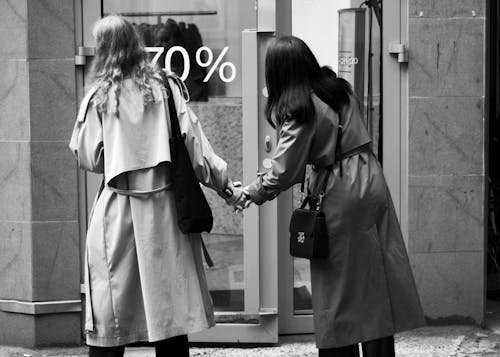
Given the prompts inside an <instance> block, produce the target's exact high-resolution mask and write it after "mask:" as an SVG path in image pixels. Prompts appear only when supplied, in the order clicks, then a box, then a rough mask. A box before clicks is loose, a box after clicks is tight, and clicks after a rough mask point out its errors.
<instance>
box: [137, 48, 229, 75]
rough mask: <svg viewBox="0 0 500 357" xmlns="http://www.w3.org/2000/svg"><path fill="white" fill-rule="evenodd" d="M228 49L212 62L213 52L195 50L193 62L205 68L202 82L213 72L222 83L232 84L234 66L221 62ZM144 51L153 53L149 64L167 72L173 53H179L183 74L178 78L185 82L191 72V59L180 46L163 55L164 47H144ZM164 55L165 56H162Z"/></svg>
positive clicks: (170, 69)
mask: <svg viewBox="0 0 500 357" xmlns="http://www.w3.org/2000/svg"><path fill="white" fill-rule="evenodd" d="M228 50H229V47H228V46H226V47H224V48H223V49H222V51H221V53H220V54H219V55H218V56H217V58H216V59H215V61H214V53H213V51H212V50H211V49H210V48H209V47H207V46H202V47H200V48H198V49H197V50H196V54H195V61H196V63H197V64H198V65H199V66H200V67H204V68H207V69H208V71H207V74H206V76H205V78H204V79H203V82H208V81H209V79H210V78H211V77H212V75H213V74H214V72H218V75H219V78H220V79H221V80H222V81H223V82H226V83H228V82H232V81H234V79H235V78H236V66H235V65H234V63H232V62H229V61H225V62H222V61H223V59H224V56H225V55H226V53H227V51H228ZM146 51H147V52H150V53H154V57H153V58H152V60H151V62H152V64H153V65H155V64H158V65H159V66H160V67H163V68H165V69H167V70H168V71H172V56H173V55H174V54H175V53H179V54H180V55H181V57H182V62H183V68H184V69H183V72H182V75H181V76H180V77H181V79H182V80H183V81H185V80H186V79H187V78H188V76H189V72H190V70H191V59H190V57H189V53H188V51H187V50H186V49H185V48H184V47H182V46H173V47H170V48H169V49H168V50H167V51H166V53H165V47H146ZM164 53H165V56H164V57H162V55H163V54H164ZM161 58H164V59H165V60H164V63H158V61H159V60H160V59H161Z"/></svg>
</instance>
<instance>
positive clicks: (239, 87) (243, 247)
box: [77, 0, 278, 343]
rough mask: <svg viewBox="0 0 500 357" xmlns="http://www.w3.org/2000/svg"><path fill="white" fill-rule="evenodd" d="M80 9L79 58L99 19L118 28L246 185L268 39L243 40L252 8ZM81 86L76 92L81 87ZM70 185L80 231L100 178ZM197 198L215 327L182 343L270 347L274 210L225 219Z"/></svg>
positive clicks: (191, 0)
mask: <svg viewBox="0 0 500 357" xmlns="http://www.w3.org/2000/svg"><path fill="white" fill-rule="evenodd" d="M81 8H82V29H83V30H82V45H83V46H82V47H80V48H79V50H78V52H79V53H80V54H82V57H85V55H91V54H92V48H93V46H95V43H94V39H93V38H92V35H91V32H92V26H93V24H94V23H95V21H96V20H98V19H99V18H101V17H102V16H105V15H107V14H120V15H122V16H124V17H126V18H128V19H129V20H130V21H131V22H132V23H133V24H134V25H135V26H136V28H137V30H138V32H139V33H140V35H141V36H142V39H143V41H144V43H145V45H146V46H147V50H148V52H150V55H151V57H150V59H151V61H156V63H157V64H158V65H159V66H160V67H165V68H167V69H169V70H171V71H173V72H176V73H177V74H178V75H179V76H181V78H182V79H183V80H184V81H185V83H186V85H187V87H188V90H189V92H190V97H191V101H190V103H189V105H190V107H191V109H192V110H193V111H194V112H195V114H196V115H197V116H198V117H199V119H200V121H201V122H202V125H203V129H204V131H205V134H206V135H207V137H208V139H209V141H210V143H211V144H212V146H213V147H214V150H215V152H216V153H217V154H218V155H220V156H221V157H222V158H224V159H225V160H226V161H227V162H228V168H229V173H230V176H231V177H232V178H233V179H234V180H242V181H243V182H248V181H251V180H253V179H254V178H255V177H256V174H257V172H258V171H259V170H260V169H262V167H261V166H262V165H261V164H260V163H261V162H262V160H263V159H264V157H263V155H266V154H267V153H265V151H264V149H263V148H259V142H264V140H260V138H263V137H264V136H265V135H272V134H271V133H268V132H267V131H269V130H270V128H269V129H268V128H267V127H264V126H261V125H259V121H262V118H263V116H262V111H263V104H262V100H263V99H262V98H261V96H259V95H258V94H257V91H258V88H259V86H262V83H263V58H264V53H265V46H266V44H267V42H268V39H269V38H270V35H268V36H265V35H262V34H258V33H257V31H243V30H245V29H248V28H256V27H257V12H258V11H257V8H256V6H255V1H254V0H244V1H237V2H236V1H231V0H182V1H178V0H163V1H158V0H147V1H140V2H138V1H133V0H85V1H81ZM77 35H78V34H77ZM81 62H82V63H85V62H87V63H90V59H89V58H87V59H86V60H85V59H83V60H82V61H81ZM86 68H87V66H84V70H83V71H82V72H85V69H86ZM82 77H83V78H82V81H83V85H85V84H88V83H85V79H87V77H86V76H85V75H82ZM82 91H83V90H82ZM272 140H274V137H273V139H272ZM261 146H262V147H263V145H261ZM80 182H81V184H80V186H81V190H80V191H81V198H82V199H84V200H85V201H86V207H83V209H85V208H86V210H87V212H84V216H85V217H83V219H82V220H81V221H82V222H86V215H87V214H88V210H89V209H90V207H91V205H92V202H93V198H94V196H95V193H96V191H97V188H98V186H99V183H100V177H99V176H97V175H92V174H87V175H84V174H82V176H81V180H80ZM205 194H206V196H207V199H208V200H209V203H210V205H211V207H212V210H213V213H214V228H213V230H212V233H210V234H207V235H206V237H205V242H206V245H207V248H208V250H209V251H210V254H211V256H212V258H213V260H214V264H215V266H214V267H212V268H209V267H208V266H206V267H205V268H206V275H207V281H208V284H209V289H210V293H211V296H212V300H213V302H214V306H215V310H216V321H217V325H216V327H214V328H212V329H209V330H207V331H204V332H201V333H198V334H194V335H191V336H190V337H189V338H190V341H199V342H202V341H207V342H254V343H275V342H277V338H278V328H277V261H276V254H277V245H276V236H277V234H276V231H277V209H276V203H275V204H270V205H266V206H262V207H257V206H252V207H251V208H249V209H248V210H246V211H245V212H244V214H241V215H235V214H234V213H233V211H232V208H231V207H228V206H227V205H226V204H225V202H224V201H222V200H221V199H220V198H219V197H218V196H217V194H215V193H214V192H213V191H211V190H208V189H206V190H205ZM81 208H82V207H81ZM82 224H85V223H82ZM82 230H84V228H82ZM82 247H83V243H82Z"/></svg>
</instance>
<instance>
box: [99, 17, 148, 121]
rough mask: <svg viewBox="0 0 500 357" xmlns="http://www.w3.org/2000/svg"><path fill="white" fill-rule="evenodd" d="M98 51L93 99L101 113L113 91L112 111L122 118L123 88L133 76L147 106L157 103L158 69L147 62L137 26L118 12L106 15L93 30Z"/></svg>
mask: <svg viewBox="0 0 500 357" xmlns="http://www.w3.org/2000/svg"><path fill="white" fill-rule="evenodd" d="M93 35H94V37H95V39H96V42H97V44H96V46H97V47H96V54H95V57H94V59H93V62H92V68H91V75H92V77H93V79H94V85H95V86H97V90H96V93H95V95H94V97H93V99H92V101H93V103H94V105H95V106H96V107H97V109H98V111H99V112H101V113H106V112H107V110H108V100H109V94H110V91H113V93H114V97H115V98H116V99H115V101H114V103H111V108H110V109H111V112H112V114H115V115H116V116H117V117H119V112H118V105H119V96H120V88H121V85H122V82H123V79H124V78H125V77H130V78H132V80H133V81H134V83H135V84H136V85H137V86H138V88H139V90H140V92H141V93H142V95H143V100H144V106H147V105H149V104H151V103H153V102H154V96H153V89H152V87H151V78H153V76H154V75H155V73H156V71H155V69H154V68H153V67H152V66H151V65H150V64H149V63H148V62H147V53H146V51H145V50H144V47H143V45H142V43H141V39H140V37H139V35H138V33H137V31H136V30H135V28H134V26H132V24H131V23H130V22H129V21H127V20H126V19H125V18H123V17H121V16H117V15H109V16H106V17H104V18H102V19H100V20H99V21H97V22H96V24H95V25H94V29H93Z"/></svg>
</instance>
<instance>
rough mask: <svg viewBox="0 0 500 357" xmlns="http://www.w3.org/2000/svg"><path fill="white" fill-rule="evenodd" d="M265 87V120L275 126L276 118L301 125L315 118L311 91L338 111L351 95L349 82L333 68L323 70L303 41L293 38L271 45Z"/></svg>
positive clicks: (267, 60)
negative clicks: (295, 121) (338, 76)
mask: <svg viewBox="0 0 500 357" xmlns="http://www.w3.org/2000/svg"><path fill="white" fill-rule="evenodd" d="M266 85H267V91H268V100H267V105H266V109H265V112H266V119H267V121H268V122H269V124H271V125H272V126H273V127H275V124H276V123H275V121H274V120H273V116H274V117H275V118H276V121H277V122H278V123H279V124H281V123H283V122H284V121H286V120H288V119H291V118H293V119H294V120H297V121H298V122H306V121H308V120H311V119H312V118H314V114H315V109H314V104H313V102H312V98H311V93H312V92H314V93H315V94H316V95H317V96H318V97H319V98H320V99H321V100H322V101H323V102H325V103H326V104H328V105H329V106H330V107H331V108H332V109H333V110H335V111H336V112H340V110H341V109H342V107H343V106H344V105H346V104H348V103H349V95H350V94H352V89H351V86H350V85H349V83H348V82H347V81H345V80H344V79H341V78H337V76H336V74H335V72H334V71H332V70H331V69H330V68H328V67H320V66H319V63H318V61H317V59H316V57H315V56H314V54H313V53H312V51H311V50H310V49H309V47H308V46H307V45H306V44H305V43H304V41H302V40H301V39H299V38H297V37H294V36H282V37H279V38H277V39H276V40H274V42H273V43H271V45H270V46H269V48H268V50H267V53H266Z"/></svg>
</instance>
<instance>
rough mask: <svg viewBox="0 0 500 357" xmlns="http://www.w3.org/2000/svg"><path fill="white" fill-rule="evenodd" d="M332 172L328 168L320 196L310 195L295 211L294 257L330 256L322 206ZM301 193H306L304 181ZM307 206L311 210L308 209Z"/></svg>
mask: <svg viewBox="0 0 500 357" xmlns="http://www.w3.org/2000/svg"><path fill="white" fill-rule="evenodd" d="M330 171H331V167H328V168H327V172H326V174H325V177H324V178H323V183H322V186H321V192H320V194H319V196H318V197H315V196H312V195H308V196H307V197H306V198H305V199H304V200H303V202H302V205H301V206H300V208H297V209H295V210H294V211H293V214H292V219H291V220H290V255H292V256H293V257H297V258H306V259H311V258H324V257H327V256H328V231H327V229H326V218H325V214H324V213H323V212H322V211H321V204H322V203H323V197H324V195H325V190H326V185H327V183H328V177H329V176H330ZM304 176H305V175H304ZM301 191H302V192H303V191H304V180H302V185H301ZM307 205H309V208H306V206H307Z"/></svg>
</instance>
